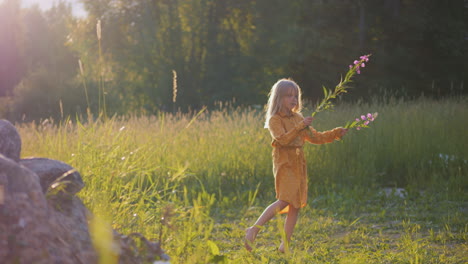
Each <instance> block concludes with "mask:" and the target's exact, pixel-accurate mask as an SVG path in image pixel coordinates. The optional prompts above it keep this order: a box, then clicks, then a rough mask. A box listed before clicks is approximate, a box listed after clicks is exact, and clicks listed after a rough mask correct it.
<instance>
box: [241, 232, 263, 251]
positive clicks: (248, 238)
mask: <svg viewBox="0 0 468 264" xmlns="http://www.w3.org/2000/svg"><path fill="white" fill-rule="evenodd" d="M259 230H260V229H259V228H258V227H255V226H253V227H249V228H247V229H246V230H245V242H244V245H245V249H247V251H252V245H253V242H254V241H255V238H256V237H257V234H258V231H259Z"/></svg>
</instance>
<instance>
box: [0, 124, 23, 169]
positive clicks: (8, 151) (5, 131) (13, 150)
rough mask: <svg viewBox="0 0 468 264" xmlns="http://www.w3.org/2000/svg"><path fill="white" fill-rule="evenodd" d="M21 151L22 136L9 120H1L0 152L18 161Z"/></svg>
mask: <svg viewBox="0 0 468 264" xmlns="http://www.w3.org/2000/svg"><path fill="white" fill-rule="evenodd" d="M20 153H21V137H20V135H19V133H18V131H17V130H16V128H15V127H14V126H13V125H12V124H11V123H10V122H9V121H7V120H4V119H2V120H0V154H3V155H4V156H5V157H7V158H9V159H12V160H14V161H18V160H19V159H20Z"/></svg>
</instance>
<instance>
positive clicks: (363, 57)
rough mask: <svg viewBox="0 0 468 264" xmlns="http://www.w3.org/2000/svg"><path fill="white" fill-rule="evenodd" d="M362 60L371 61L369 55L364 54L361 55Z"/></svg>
mask: <svg viewBox="0 0 468 264" xmlns="http://www.w3.org/2000/svg"><path fill="white" fill-rule="evenodd" d="M359 58H360V59H361V60H363V61H365V62H368V61H369V55H362V56H361V57H359Z"/></svg>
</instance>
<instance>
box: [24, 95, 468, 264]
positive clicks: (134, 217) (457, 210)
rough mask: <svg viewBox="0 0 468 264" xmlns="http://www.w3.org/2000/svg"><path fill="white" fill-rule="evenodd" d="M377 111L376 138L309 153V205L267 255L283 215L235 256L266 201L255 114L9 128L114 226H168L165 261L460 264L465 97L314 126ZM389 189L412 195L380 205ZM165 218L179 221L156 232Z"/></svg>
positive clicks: (361, 109) (467, 208)
mask: <svg viewBox="0 0 468 264" xmlns="http://www.w3.org/2000/svg"><path fill="white" fill-rule="evenodd" d="M375 111H377V112H379V118H378V119H377V120H376V121H375V122H374V123H373V124H372V125H373V127H372V128H371V129H367V130H364V131H350V132H349V133H348V135H347V136H346V137H345V139H344V140H343V141H342V142H340V143H334V144H327V145H308V146H306V147H305V151H306V157H307V161H308V170H309V187H310V188H309V196H310V197H309V198H310V199H309V206H308V207H306V208H305V209H304V210H303V212H301V216H302V218H301V220H300V222H299V225H298V230H297V232H296V234H295V236H294V239H295V241H293V243H292V245H291V246H292V248H293V252H294V253H292V254H289V255H281V254H278V253H275V252H274V248H275V246H277V245H275V243H276V241H279V238H280V236H281V233H280V232H279V230H280V229H279V228H278V227H279V226H281V224H282V219H281V217H277V218H276V220H275V221H277V223H278V224H271V225H269V226H267V227H265V231H264V232H262V233H261V234H260V235H259V239H258V244H259V247H258V248H257V249H256V250H255V251H254V253H253V254H250V253H247V252H246V251H244V250H242V237H243V229H244V228H245V227H247V226H248V225H250V224H252V222H253V221H254V219H255V218H256V217H257V216H258V215H259V214H260V213H261V211H262V210H263V208H264V206H265V205H267V204H268V203H269V202H271V201H273V200H274V185H273V176H272V169H271V146H270V140H271V139H270V135H269V133H268V131H267V130H265V129H263V128H262V127H263V125H262V124H263V122H264V121H263V113H262V112H260V111H258V110H255V109H250V108H234V107H230V106H229V105H228V106H220V107H219V109H218V110H212V111H202V112H200V113H198V114H197V113H192V114H182V113H175V114H165V113H161V114H159V115H158V116H150V117H136V116H126V117H114V118H110V119H107V120H105V121H100V120H97V121H93V120H86V121H83V120H81V121H80V120H78V121H73V122H70V121H63V122H61V123H58V124H53V123H50V122H49V123H43V124H41V125H35V124H22V125H19V126H18V129H19V131H20V134H21V136H22V139H23V153H22V156H39V157H48V158H53V159H58V160H62V161H64V162H67V163H69V164H71V165H73V166H74V167H75V168H77V169H78V171H79V172H80V173H81V174H82V176H83V178H84V181H85V183H86V187H85V188H84V189H83V190H82V191H81V192H80V193H79V195H80V197H81V198H82V199H83V201H84V202H85V204H86V205H87V206H88V208H89V209H90V210H91V211H92V212H93V213H95V214H97V215H100V216H103V217H104V218H105V219H107V220H108V221H109V222H110V223H111V224H112V226H113V227H114V228H116V229H118V230H119V231H121V232H123V233H129V232H133V231H137V232H141V233H143V234H144V235H146V236H148V237H150V238H154V239H158V238H159V235H160V232H161V228H163V229H162V230H163V234H162V238H163V241H162V242H163V247H164V248H165V249H166V250H167V252H168V254H169V255H170V256H171V257H172V262H173V263H210V262H211V263H222V262H223V261H224V262H230V263H231V262H232V263H369V262H370V263H460V262H463V261H466V257H465V256H464V255H463V253H462V252H463V250H465V251H466V249H467V248H466V243H467V234H468V226H467V222H468V216H467V214H468V204H467V198H468V197H467V194H466V193H467V190H468V177H467V176H468V161H467V160H468V148H467V147H466V146H468V139H467V137H466V131H468V122H466V118H467V117H468V107H467V100H466V98H456V99H445V100H440V101H434V100H430V99H424V98H421V99H419V100H415V101H411V102H407V101H403V100H396V99H391V98H390V99H386V101H385V102H382V101H379V100H375V101H373V102H371V103H366V104H365V103H357V104H352V105H350V104H349V105H348V104H341V105H339V106H338V107H336V108H335V111H334V112H326V113H325V112H322V113H320V114H319V115H317V116H316V120H315V121H314V123H313V125H314V127H315V128H316V129H317V130H319V131H321V130H327V129H331V128H333V127H335V126H339V125H343V124H345V123H346V121H349V120H353V119H354V118H355V117H357V116H360V115H361V114H363V113H368V112H375ZM304 114H305V115H307V114H309V113H308V112H307V111H306V112H305V113H304ZM385 187H392V188H396V187H399V188H404V189H405V191H406V192H407V193H408V195H407V196H406V197H404V198H398V197H395V198H388V197H386V196H385V195H382V194H381V190H382V189H383V188H385ZM168 208H171V209H172V210H173V212H174V215H173V217H172V218H171V219H169V223H167V222H164V221H163V222H161V216H162V215H163V214H164V211H165V210H167V209H168ZM165 221H167V219H166V220H165ZM448 245H450V246H449V247H448ZM441 254H442V255H441Z"/></svg>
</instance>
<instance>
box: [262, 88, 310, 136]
mask: <svg viewBox="0 0 468 264" xmlns="http://www.w3.org/2000/svg"><path fill="white" fill-rule="evenodd" d="M291 90H293V91H294V92H295V93H297V105H296V106H295V107H294V108H293V109H292V111H293V112H295V113H299V112H301V110H302V99H301V94H302V93H301V88H300V87H299V85H297V83H296V82H294V81H293V80H291V79H281V80H278V81H277V82H276V83H275V84H274V85H273V86H272V87H271V91H270V93H269V98H268V104H267V106H266V114H265V128H268V123H269V122H270V118H271V117H272V116H274V115H275V114H276V113H278V112H279V111H281V107H282V103H281V100H282V98H283V96H285V95H288V94H290V93H291Z"/></svg>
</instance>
